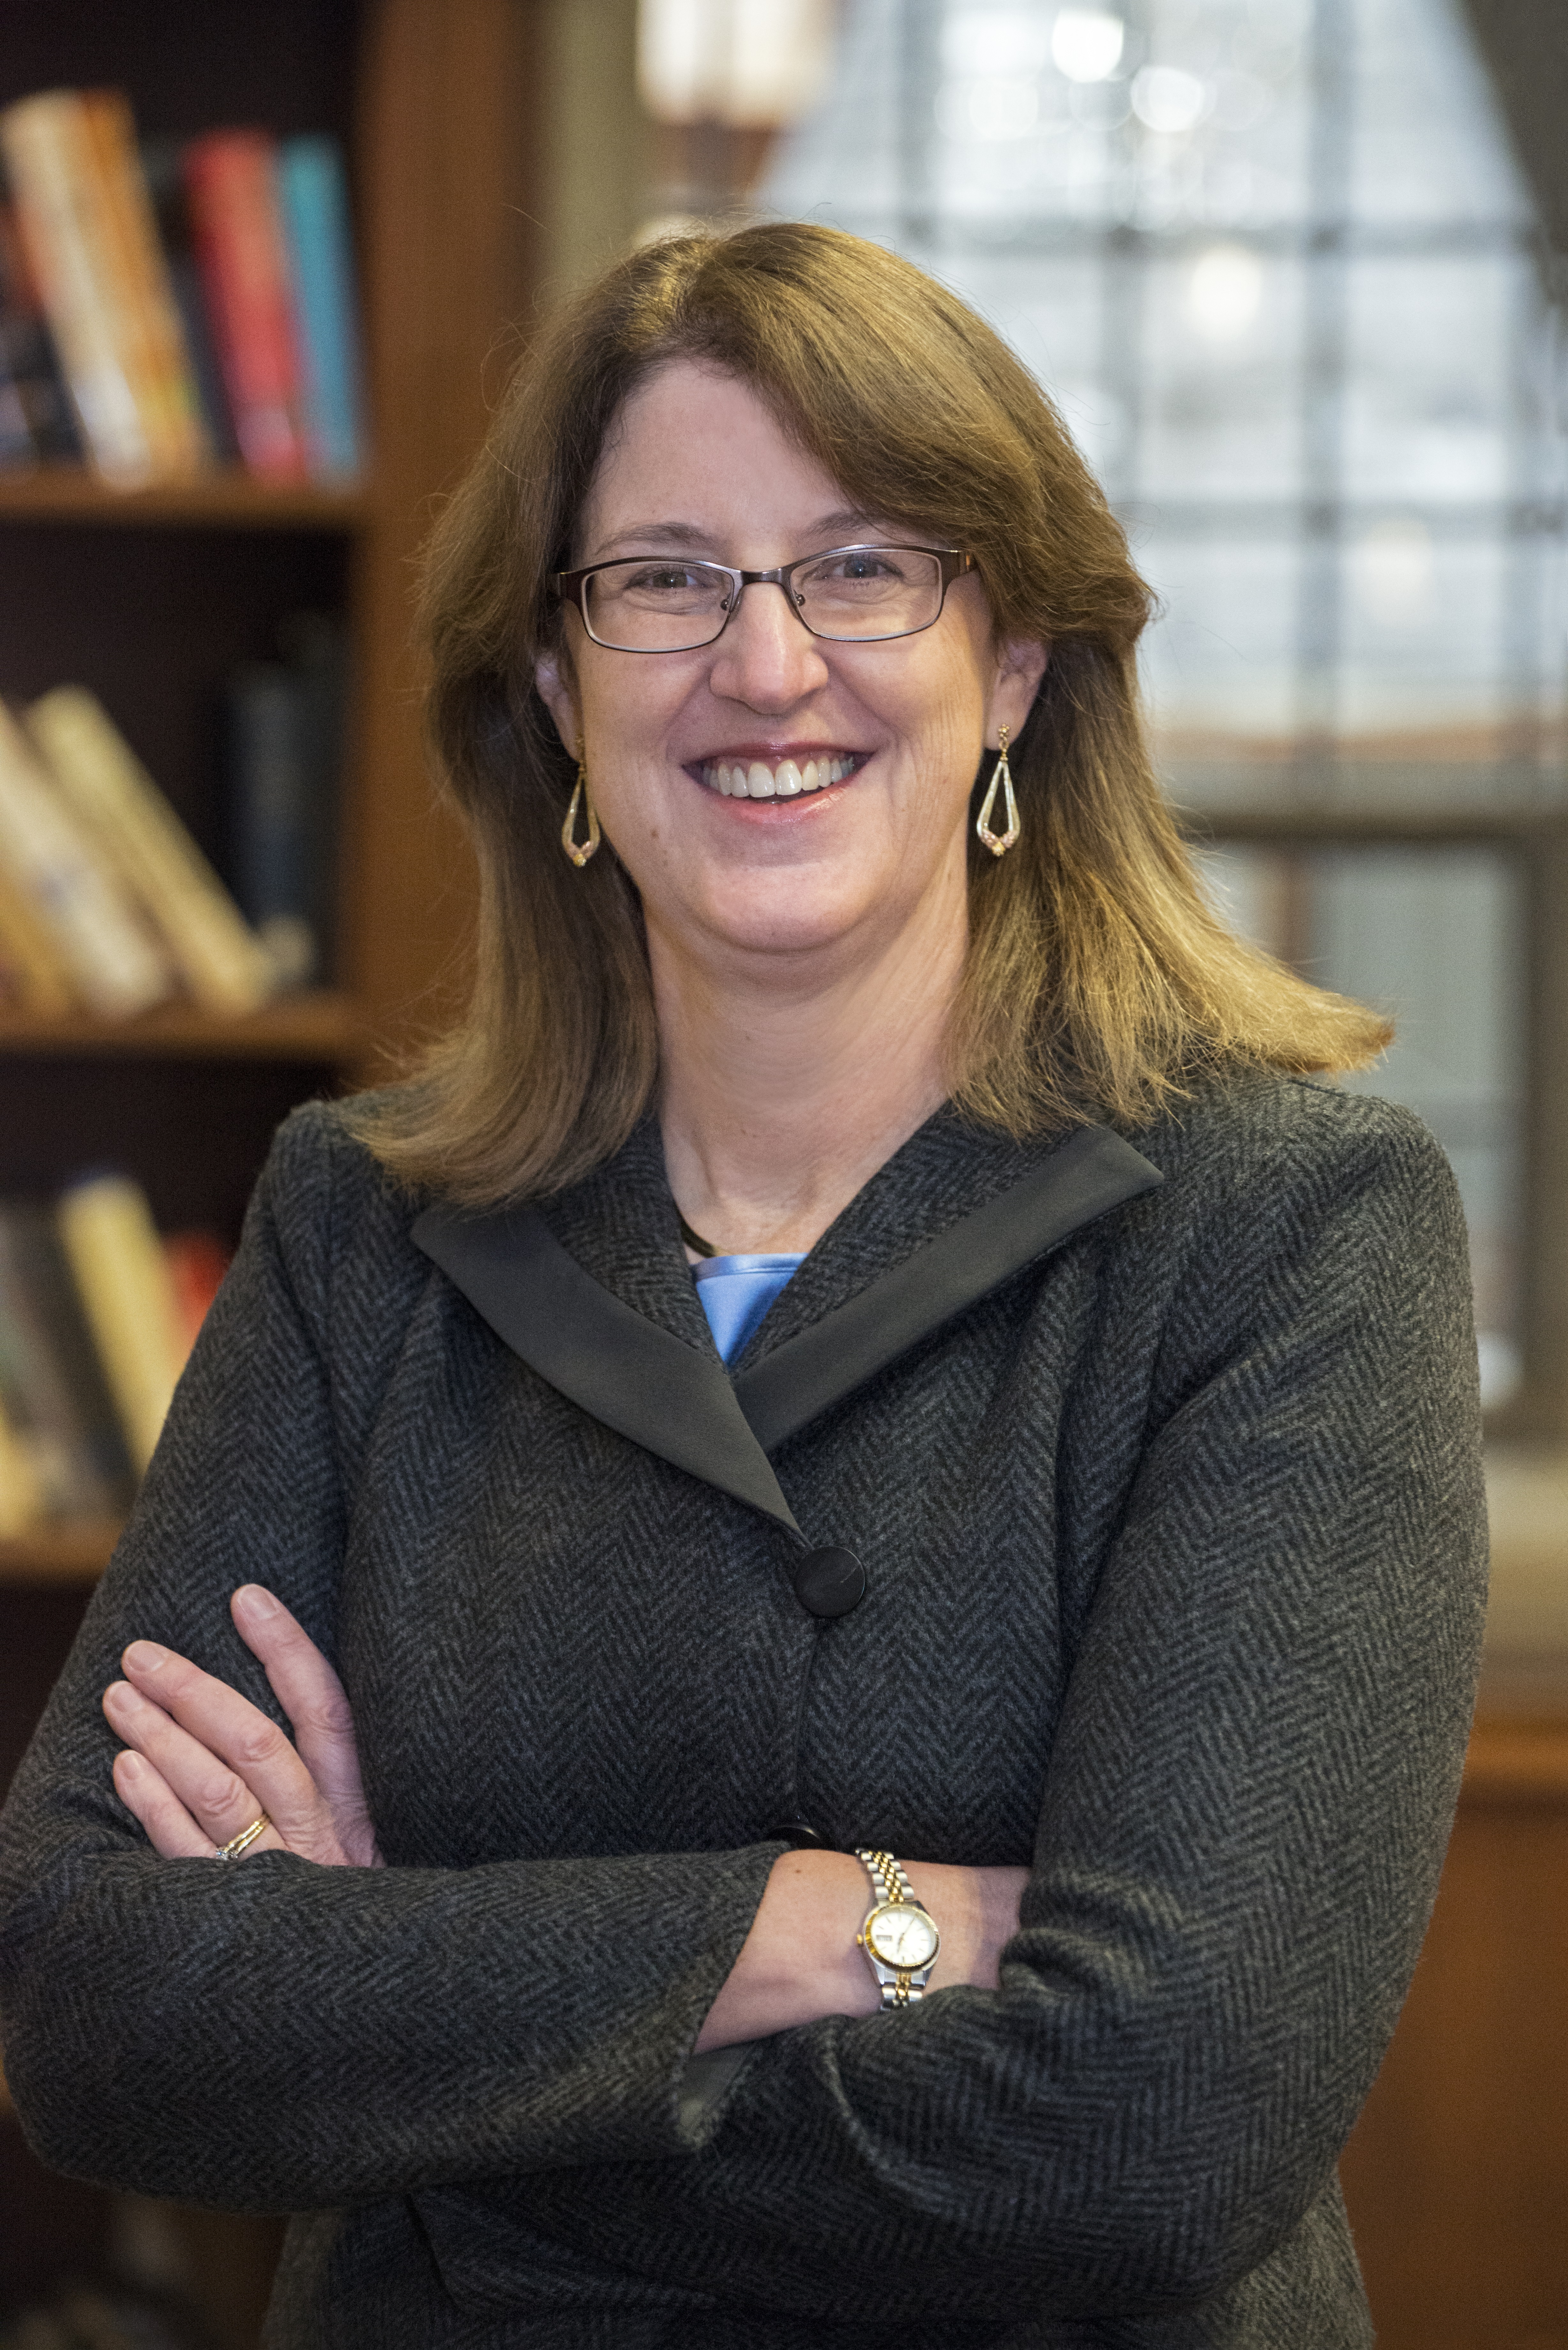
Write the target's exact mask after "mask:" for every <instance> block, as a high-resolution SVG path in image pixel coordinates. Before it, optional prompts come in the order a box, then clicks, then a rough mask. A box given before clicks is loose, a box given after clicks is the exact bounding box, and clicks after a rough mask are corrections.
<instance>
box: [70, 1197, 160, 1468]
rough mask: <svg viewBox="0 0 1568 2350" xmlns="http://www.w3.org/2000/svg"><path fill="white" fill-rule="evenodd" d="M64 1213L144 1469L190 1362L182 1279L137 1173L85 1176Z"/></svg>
mask: <svg viewBox="0 0 1568 2350" xmlns="http://www.w3.org/2000/svg"><path fill="white" fill-rule="evenodd" d="M57 1217H58V1222H59V1231H60V1239H61V1241H62V1243H63V1244H64V1247H65V1252H66V1257H67V1263H69V1265H70V1268H71V1272H72V1274H74V1276H75V1279H76V1284H77V1288H78V1292H79V1294H80V1296H81V1301H82V1305H83V1307H84V1308H85V1310H86V1314H87V1319H88V1328H89V1329H90V1330H91V1332H92V1335H93V1339H94V1342H95V1344H96V1346H97V1347H98V1353H99V1360H100V1361H101V1363H102V1365H103V1367H104V1372H105V1375H106V1377H107V1378H108V1381H109V1393H110V1394H111V1395H112V1396H113V1398H114V1401H115V1407H116V1409H117V1411H118V1413H119V1424H120V1427H121V1430H123V1432H124V1435H125V1440H126V1446H127V1449H128V1451H129V1452H130V1459H131V1462H132V1465H133V1467H135V1468H136V1469H137V1470H138V1471H140V1470H144V1469H145V1468H146V1466H147V1464H148V1462H149V1461H151V1458H152V1452H153V1448H154V1446H155V1445H156V1444H157V1442H158V1439H159V1436H160V1434H161V1430H162V1427H163V1421H164V1419H165V1416H166V1415H167V1413H168V1409H169V1404H170V1399H171V1397H172V1395H173V1393H174V1388H175V1383H176V1381H177V1380H178V1378H179V1377H180V1373H181V1371H182V1368H183V1367H184V1349H183V1347H182V1344H181V1334H180V1323H179V1310H178V1306H177V1304H176V1301H175V1295H174V1284H173V1281H172V1279H171V1275H170V1272H169V1265H168V1262H167V1260H166V1258H165V1256H164V1253H163V1249H162V1245H161V1243H160V1241H159V1238H158V1233H157V1230H156V1228H155V1226H154V1224H153V1222H152V1211H151V1208H150V1207H149V1206H148V1203H147V1195H146V1193H145V1192H144V1191H142V1190H141V1188H140V1185H139V1184H137V1183H133V1182H132V1181H131V1180H130V1177H129V1176H125V1175H112V1174H102V1175H89V1176H85V1177H83V1178H82V1179H81V1180H79V1181H78V1182H76V1183H73V1184H72V1185H71V1186H70V1187H69V1189H68V1190H67V1191H66V1192H65V1193H64V1194H63V1196H62V1197H61V1200H60V1202H59V1206H58V1208H57Z"/></svg>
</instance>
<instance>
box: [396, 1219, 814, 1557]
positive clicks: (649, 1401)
mask: <svg viewBox="0 0 1568 2350" xmlns="http://www.w3.org/2000/svg"><path fill="white" fill-rule="evenodd" d="M410 1239H411V1240H412V1241H413V1243H414V1245H415V1247H416V1248H420V1249H422V1250H423V1251H424V1253H425V1254H426V1256H428V1257H430V1258H431V1259H432V1260H433V1262H434V1263H437V1264H439V1265H440V1267H441V1271H442V1272H443V1273H444V1274H446V1276H447V1278H448V1280H449V1281H452V1282H453V1283H454V1284H456V1286H457V1287H458V1288H459V1289H461V1290H462V1294H463V1295H464V1296H465V1297H466V1298H467V1300H468V1302H469V1304H470V1305H472V1306H473V1307H475V1308H476V1310H477V1311H478V1312H479V1313H480V1314H482V1315H483V1317H484V1319H485V1320H486V1321H487V1322H488V1323H489V1325H490V1326H491V1328H492V1329H493V1331H494V1333H495V1335H496V1336H497V1337H498V1338H502V1339H504V1341H505V1343H506V1345H507V1346H509V1347H511V1349H512V1351H513V1353H514V1355H518V1356H521V1357H522V1359H523V1361H524V1362H525V1363H526V1364H528V1365H529V1367H531V1368H532V1369H534V1370H535V1371H537V1372H538V1374H539V1376H540V1378H544V1379H547V1380H548V1381H549V1383H550V1385H551V1386H552V1387H553V1388H558V1389H559V1391H560V1393H561V1394H562V1395H565V1396H570V1397H571V1399H572V1401H573V1402H574V1403H578V1404H581V1406H582V1408H583V1409H584V1410H585V1411H587V1412H591V1413H592V1415H593V1417H594V1418H595V1419H597V1420H602V1421H603V1422H604V1425H605V1426H606V1427H607V1428H613V1429H616V1430H618V1432H619V1433H620V1434H621V1435H622V1436H629V1437H630V1438H631V1440H632V1441H633V1442H634V1443H636V1444H640V1445H642V1446H643V1447H644V1448H645V1449H646V1450H647V1451H649V1452H656V1453H658V1455H659V1459H660V1460H661V1461H673V1462H674V1464H675V1466H676V1467H677V1468H678V1469H687V1470H690V1471H691V1474H692V1476H694V1477H701V1478H704V1479H706V1481H707V1482H708V1483H709V1484H710V1485H717V1486H718V1487H719V1489H720V1491H721V1492H725V1493H733V1495H734V1496H735V1498H736V1500H737V1501H740V1502H749V1503H751V1504H752V1506H753V1509H758V1510H763V1511H765V1513H767V1515H768V1516H769V1517H770V1518H775V1519H776V1520H777V1521H778V1523H780V1524H781V1525H784V1526H787V1527H788V1528H789V1530H790V1532H791V1533H792V1534H799V1533H800V1529H799V1527H798V1526H797V1525H796V1524H795V1522H794V1513H793V1512H792V1510H791V1509H790V1505H789V1503H787V1502H786V1501H785V1500H784V1493H783V1492H782V1490H781V1488H780V1485H779V1481H778V1479H777V1478H776V1477H775V1476H774V1472H773V1468H772V1464H771V1463H770V1461H769V1460H768V1457H767V1454H766V1453H765V1452H764V1451H763V1448H762V1446H761V1445H760V1444H759V1443H758V1442H757V1440H756V1438H755V1437H754V1436H753V1433H752V1431H751V1430H750V1428H748V1426H747V1425H746V1419H745V1415H744V1413H743V1412H742V1409H741V1407H740V1405H739V1404H738V1403H737V1402H736V1400H735V1390H734V1388H732V1386H731V1384H730V1376H729V1373H728V1372H727V1371H726V1370H725V1368H724V1366H723V1364H722V1362H721V1361H720V1360H719V1357H718V1356H717V1355H716V1354H714V1353H713V1352H712V1351H711V1349H710V1351H709V1352H708V1353H707V1354H706V1355H700V1354H699V1353H698V1352H697V1350H696V1348H695V1347H688V1346H687V1345H686V1344H685V1342H684V1340H682V1339H680V1338H677V1337H674V1336H671V1334H670V1332H669V1331H668V1330H661V1329H659V1327H658V1326H657V1325H655V1324H654V1323H652V1322H649V1321H646V1320H645V1319H644V1318H643V1316H642V1315H640V1314H636V1313H634V1312H633V1311H632V1309H631V1307H630V1306H629V1305H622V1304H621V1301H620V1299H619V1298H618V1297H612V1296H611V1295H610V1293H609V1291H608V1290H607V1289H605V1288H603V1287H601V1285H600V1284H599V1283H598V1282H597V1281H595V1280H594V1278H593V1276H592V1275H591V1274H587V1273H585V1272H584V1271H583V1268H582V1266H581V1265H580V1264H579V1263H577V1261H576V1257H573V1256H568V1255H567V1253H566V1250H565V1249H564V1248H563V1247H562V1246H561V1243H560V1242H559V1241H558V1240H557V1239H556V1236H555V1234H554V1233H553V1232H551V1231H550V1229H549V1227H548V1225H547V1224H546V1223H545V1221H544V1218H543V1217H542V1216H540V1215H538V1214H537V1213H535V1211H534V1210H533V1209H531V1208H520V1209H515V1210H513V1211H509V1212H506V1213H504V1214H501V1215H493V1216H465V1215H462V1214H461V1213H460V1212H458V1211H455V1210H451V1209H445V1208H427V1209H426V1210H425V1211H424V1213H423V1214H422V1215H421V1216H418V1217H416V1218H415V1220H414V1223H413V1226H412V1229H411V1231H410ZM802 1539H804V1537H802Z"/></svg>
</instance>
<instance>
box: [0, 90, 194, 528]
mask: <svg viewBox="0 0 1568 2350" xmlns="http://www.w3.org/2000/svg"><path fill="white" fill-rule="evenodd" d="M0 157H3V159H4V161H5V173H6V177H7V179H8V181H9V182H10V186H11V191H12V193H13V195H14V197H15V199H16V218H17V222H18V224H19V226H20V229H21V233H22V240H23V243H24V245H25V247H26V253H27V259H28V265H29V267H30V269H31V272H32V275H33V276H34V278H35V280H36V284H37V286H38V289H39V291H40V293H41V295H42V296H43V301H44V307H45V309H46V311H47V315H48V320H49V325H50V328H51V329H52V331H53V334H54V338H55V343H56V347H57V349H58V352H59V355H60V363H61V366H62V369H64V373H65V378H66V382H67V385H68V387H69V390H70V395H71V399H72V401H73V403H74V405H75V408H76V411H77V419H78V425H79V428H80V432H81V437H82V441H83V443H84V445H85V447H86V450H87V453H88V458H89V460H90V461H91V463H93V464H94V465H95V466H96V467H97V469H98V471H99V473H102V474H103V475H104V476H105V478H106V479H108V480H109V481H112V482H118V483H119V484H123V485H125V486H133V485H135V484H138V483H141V482H145V481H148V480H151V478H152V477H153V475H154V474H155V473H156V471H157V465H158V457H157V452H156V451H155V448H154V443H153V440H152V438H151V434H150V433H149V430H148V422H147V419H146V417H145V416H144V415H143V413H142V409H141V404H140V400H139V398H138V389H139V384H140V381H141V379H142V377H143V374H144V368H145V354H144V345H143V341H142V336H141V330H140V326H139V324H138V322H137V319H136V317H135V315H134V307H133V297H132V294H131V290H130V287H129V286H127V285H126V284H125V283H124V282H123V280H122V279H121V277H120V275H119V269H118V267H117V263H116V255H115V249H114V241H113V238H112V235H111V233H110V230H109V220H108V210H107V199H106V197H105V194H104V191H103V188H102V185H101V182H100V179H99V167H98V156H97V148H96V141H95V138H94V134H93V130H92V127H91V124H90V122H89V120H88V110H87V108H86V106H85V104H84V102H83V100H82V98H81V95H80V93H79V92H78V91H76V90H66V89H57V90H45V91H43V92H42V93H41V94H40V95H39V96H37V97H36V98H26V99H20V100H19V101H18V102H17V103H16V105H14V106H9V107H7V108H6V109H5V111H4V112H3V113H0Z"/></svg>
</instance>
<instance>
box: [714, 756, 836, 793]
mask: <svg viewBox="0 0 1568 2350" xmlns="http://www.w3.org/2000/svg"><path fill="white" fill-rule="evenodd" d="M865 764H866V762H865V757H864V755H863V754H858V753H856V752H845V753H842V754H836V755H834V756H831V757H825V758H820V759H805V760H803V761H797V760H794V759H704V760H703V762H702V764H701V768H700V769H699V770H698V772H699V774H700V775H701V780H702V782H703V784H704V785H706V787H707V789H708V790H709V791H711V792H719V793H721V794H722V795H723V797H724V798H725V799H727V800H748V799H749V800H773V799H779V800H793V799H797V798H798V797H799V796H800V795H801V794H802V793H803V792H820V791H826V788H827V786H828V785H829V784H843V783H847V781H848V780H849V778H850V776H851V775H854V774H855V773H856V772H857V769H858V768H860V767H862V766H864V765H865Z"/></svg>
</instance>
